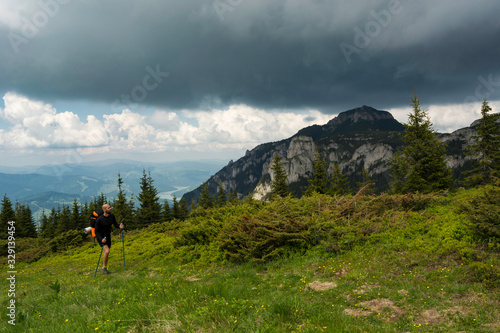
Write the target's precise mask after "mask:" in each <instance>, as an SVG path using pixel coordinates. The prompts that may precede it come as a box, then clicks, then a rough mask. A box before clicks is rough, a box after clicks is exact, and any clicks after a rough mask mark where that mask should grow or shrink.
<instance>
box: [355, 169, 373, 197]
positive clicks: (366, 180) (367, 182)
mask: <svg viewBox="0 0 500 333" xmlns="http://www.w3.org/2000/svg"><path fill="white" fill-rule="evenodd" d="M361 179H362V180H361V182H359V183H358V184H357V185H358V191H359V190H361V189H362V188H365V187H366V188H365V190H364V192H363V194H365V195H370V194H373V193H375V189H374V188H373V185H374V182H373V180H372V179H371V177H370V173H369V172H368V170H367V169H366V167H364V166H363V171H362V172H361ZM367 186H368V187H367Z"/></svg>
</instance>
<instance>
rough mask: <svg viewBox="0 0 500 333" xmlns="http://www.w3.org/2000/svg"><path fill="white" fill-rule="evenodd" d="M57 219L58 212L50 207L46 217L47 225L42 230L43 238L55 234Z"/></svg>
mask: <svg viewBox="0 0 500 333" xmlns="http://www.w3.org/2000/svg"><path fill="white" fill-rule="evenodd" d="M58 219H59V213H58V212H57V210H56V209H55V208H52V209H51V210H50V214H49V217H48V223H47V226H46V228H45V230H44V234H43V237H45V238H52V237H54V236H55V235H56V229H57V220H58Z"/></svg>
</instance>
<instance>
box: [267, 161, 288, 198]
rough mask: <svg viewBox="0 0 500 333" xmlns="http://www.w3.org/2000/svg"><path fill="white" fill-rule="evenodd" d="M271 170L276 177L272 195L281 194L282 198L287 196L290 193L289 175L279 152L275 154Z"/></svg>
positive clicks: (272, 185)
mask: <svg viewBox="0 0 500 333" xmlns="http://www.w3.org/2000/svg"><path fill="white" fill-rule="evenodd" d="M271 170H272V171H273V174H274V179H273V181H272V184H271V188H272V195H273V197H274V196H280V197H282V198H284V197H286V196H287V195H289V194H290V191H289V189H288V183H287V181H286V178H287V175H286V171H285V169H284V168H283V164H282V163H281V157H280V156H279V155H278V153H275V154H274V158H273V162H272V165H271Z"/></svg>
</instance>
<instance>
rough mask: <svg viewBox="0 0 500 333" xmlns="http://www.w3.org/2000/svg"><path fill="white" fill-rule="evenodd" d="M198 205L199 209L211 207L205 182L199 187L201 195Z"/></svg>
mask: <svg viewBox="0 0 500 333" xmlns="http://www.w3.org/2000/svg"><path fill="white" fill-rule="evenodd" d="M198 204H199V205H200V207H201V208H205V209H207V208H210V207H212V206H213V201H212V196H211V195H210V191H209V189H208V183H207V182H204V183H203V184H202V185H201V194H200V199H199V201H198Z"/></svg>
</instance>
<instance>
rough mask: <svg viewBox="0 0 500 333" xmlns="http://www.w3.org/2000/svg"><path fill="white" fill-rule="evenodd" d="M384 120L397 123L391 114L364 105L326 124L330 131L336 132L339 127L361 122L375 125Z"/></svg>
mask: <svg viewBox="0 0 500 333" xmlns="http://www.w3.org/2000/svg"><path fill="white" fill-rule="evenodd" d="M383 120H389V121H391V120H392V121H395V119H394V117H393V116H392V114H390V113H389V112H387V111H379V110H376V109H374V108H372V107H371V106H367V105H363V106H361V107H359V108H355V109H352V110H349V111H344V112H341V113H339V115H338V116H337V117H335V118H333V119H332V120H330V121H329V122H328V123H327V124H326V127H328V128H329V130H335V129H337V128H338V127H341V126H346V125H347V126H350V125H352V124H355V123H359V122H368V123H371V124H375V123H377V122H379V121H383Z"/></svg>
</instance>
